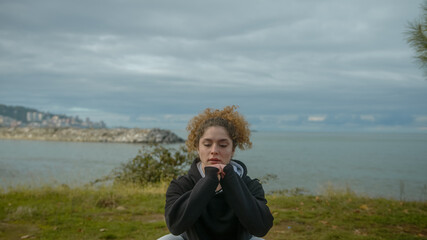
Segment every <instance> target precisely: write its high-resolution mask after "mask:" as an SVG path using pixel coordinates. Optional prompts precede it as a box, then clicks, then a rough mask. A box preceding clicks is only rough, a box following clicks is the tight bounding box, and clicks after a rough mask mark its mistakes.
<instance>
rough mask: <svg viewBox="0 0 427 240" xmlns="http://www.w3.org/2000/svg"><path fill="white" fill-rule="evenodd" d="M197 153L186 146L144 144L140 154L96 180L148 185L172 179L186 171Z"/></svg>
mask: <svg viewBox="0 0 427 240" xmlns="http://www.w3.org/2000/svg"><path fill="white" fill-rule="evenodd" d="M194 157H195V155H194V154H192V153H189V152H188V151H187V149H186V148H185V147H184V146H181V147H180V148H179V149H174V148H166V147H164V146H162V145H144V146H143V147H142V149H140V150H139V151H138V155H136V157H134V158H133V159H131V160H130V161H128V162H126V163H122V164H121V165H120V166H119V167H117V168H115V169H113V170H112V172H111V173H110V175H108V176H106V177H104V178H103V179H98V180H96V181H95V182H94V183H96V182H100V181H106V180H113V181H114V182H115V183H134V184H139V185H146V184H148V183H157V182H161V181H170V180H171V179H173V178H176V177H178V176H180V175H183V174H184V173H185V169H186V168H187V167H188V166H189V165H190V164H191V162H192V161H193V159H194Z"/></svg>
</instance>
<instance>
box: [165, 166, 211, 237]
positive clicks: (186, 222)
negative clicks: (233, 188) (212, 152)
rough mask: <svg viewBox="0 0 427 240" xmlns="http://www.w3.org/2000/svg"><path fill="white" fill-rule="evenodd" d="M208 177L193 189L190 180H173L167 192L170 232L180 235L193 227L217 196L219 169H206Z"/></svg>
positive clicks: (167, 215) (166, 211)
mask: <svg viewBox="0 0 427 240" xmlns="http://www.w3.org/2000/svg"><path fill="white" fill-rule="evenodd" d="M205 174H206V176H205V177H204V178H202V179H200V180H199V181H197V183H196V184H195V185H194V187H193V188H192V189H188V187H187V189H186V188H185V186H188V185H191V184H190V183H189V182H188V181H190V180H189V179H188V178H180V179H177V180H173V181H172V182H171V184H170V185H169V188H168V190H167V192H166V206H165V218H166V224H167V226H168V228H169V231H170V232H171V233H172V234H174V235H179V234H181V233H183V232H185V231H186V230H187V229H188V228H190V227H191V226H193V224H194V223H195V222H196V220H197V219H198V218H199V217H200V215H201V214H202V212H203V210H204V209H205V208H206V205H207V204H208V202H209V200H210V199H211V198H212V197H213V196H214V195H215V189H216V187H217V186H218V183H219V181H218V177H217V175H218V169H217V168H214V167H206V168H205Z"/></svg>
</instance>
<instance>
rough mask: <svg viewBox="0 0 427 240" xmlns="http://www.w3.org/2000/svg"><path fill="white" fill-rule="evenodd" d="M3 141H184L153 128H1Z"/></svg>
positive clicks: (171, 133)
mask: <svg viewBox="0 0 427 240" xmlns="http://www.w3.org/2000/svg"><path fill="white" fill-rule="evenodd" d="M0 138H2V139H23V140H44V141H73V142H115V143H181V142H184V140H183V139H182V138H180V137H178V136H177V135H176V134H175V133H173V132H171V131H170V130H165V129H159V128H153V129H140V128H101V129H99V128H97V129H88V128H36V127H22V128H0Z"/></svg>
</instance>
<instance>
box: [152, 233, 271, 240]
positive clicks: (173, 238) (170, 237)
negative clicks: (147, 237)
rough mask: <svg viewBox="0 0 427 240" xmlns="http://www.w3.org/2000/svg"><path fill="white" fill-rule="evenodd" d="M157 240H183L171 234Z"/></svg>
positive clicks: (255, 239) (254, 238)
mask: <svg viewBox="0 0 427 240" xmlns="http://www.w3.org/2000/svg"><path fill="white" fill-rule="evenodd" d="M157 240H184V238H183V237H181V236H175V235H172V234H168V235H165V236H163V237H161V238H159V239H157ZM250 240H264V239H262V238H258V237H254V236H252V238H251V239H250Z"/></svg>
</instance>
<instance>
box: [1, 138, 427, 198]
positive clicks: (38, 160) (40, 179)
mask: <svg viewBox="0 0 427 240" xmlns="http://www.w3.org/2000/svg"><path fill="white" fill-rule="evenodd" d="M177 133H178V134H179V135H181V136H183V135H184V134H185V133H184V132H179V131H178V132H177ZM252 142H253V145H254V146H253V148H252V149H251V150H247V151H238V152H237V153H236V154H235V158H236V159H239V160H242V161H244V162H245V163H246V165H247V166H248V170H249V176H251V177H254V178H255V177H256V178H261V177H262V176H265V175H266V174H275V175H277V179H275V180H270V181H269V182H268V183H267V184H265V185H264V188H265V189H266V191H271V190H275V189H294V188H297V187H298V188H303V189H306V190H307V191H309V192H310V193H312V194H317V193H321V192H322V191H324V190H325V188H327V187H328V186H329V185H333V186H335V187H336V188H340V189H344V188H346V187H349V188H351V189H352V190H353V191H355V192H356V193H359V194H365V195H369V196H382V197H387V198H396V199H400V198H402V197H403V198H405V199H407V200H427V134H395V133H393V134H392V133H382V134H378V133H271V132H255V133H253V135H252ZM175 146H176V145H175ZM140 147H141V146H140V145H137V144H114V143H72V142H43V141H18V140H0V187H3V188H6V187H7V186H14V185H17V184H23V185H29V186H38V185H42V184H52V183H58V184H62V183H65V184H68V185H71V186H75V185H80V184H84V183H87V182H89V181H92V180H94V179H96V178H100V177H102V176H104V175H107V174H108V173H109V172H110V171H111V170H112V169H113V168H115V167H117V166H119V165H120V163H122V162H126V161H128V160H129V159H131V158H133V157H134V156H135V155H136V154H137V153H138V150H139V149H140Z"/></svg>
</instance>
